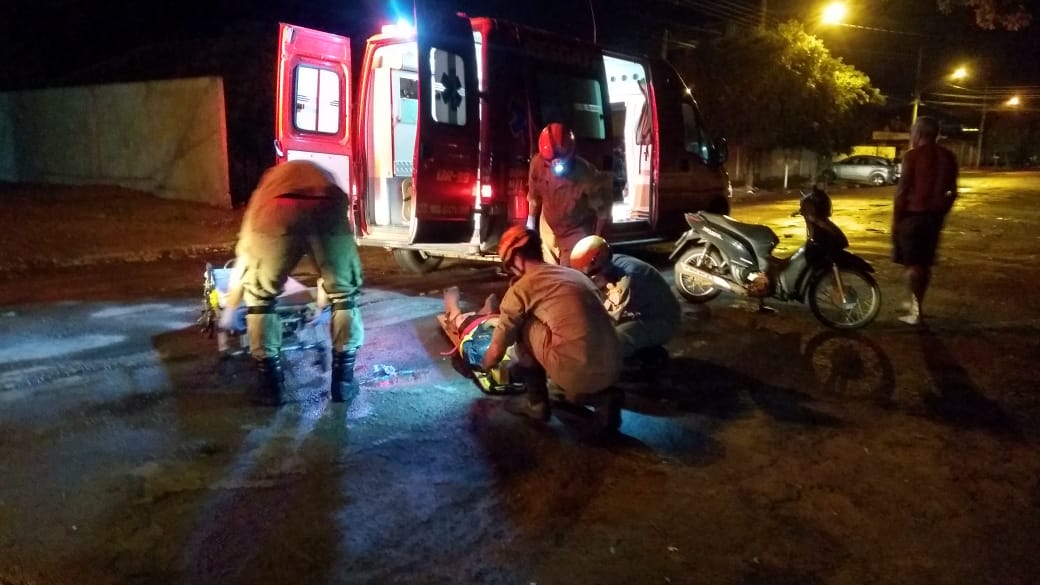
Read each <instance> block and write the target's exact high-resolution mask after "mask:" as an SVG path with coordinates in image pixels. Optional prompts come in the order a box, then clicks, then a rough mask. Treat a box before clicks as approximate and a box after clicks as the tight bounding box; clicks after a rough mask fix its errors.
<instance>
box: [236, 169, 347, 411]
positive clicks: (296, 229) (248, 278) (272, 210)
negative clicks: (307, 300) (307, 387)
mask: <svg viewBox="0 0 1040 585" xmlns="http://www.w3.org/2000/svg"><path fill="white" fill-rule="evenodd" d="M348 208H349V202H348V197H347V195H346V194H345V193H344V192H343V190H342V189H340V188H339V187H338V186H337V185H336V182H335V180H334V179H333V177H332V175H331V174H329V173H328V172H327V171H325V170H324V169H322V168H321V167H319V166H318V165H316V164H314V163H312V162H309V161H290V162H286V163H283V164H280V165H276V166H274V167H273V168H270V169H268V170H267V171H266V172H265V173H264V176H263V177H262V178H261V179H260V183H259V184H258V185H257V187H256V190H254V191H253V194H252V196H251V197H250V198H249V204H248V205H247V207H246V212H245V217H244V218H243V221H242V230H241V232H240V234H239V240H238V246H237V247H236V256H237V261H236V262H237V263H238V264H239V265H241V267H242V274H241V279H242V291H243V296H244V297H245V302H246V308H247V314H246V331H247V334H248V336H249V350H250V353H251V354H252V356H253V358H254V360H255V363H256V367H257V371H258V380H257V386H256V389H255V394H254V400H255V401H256V402H257V403H260V404H265V405H278V404H281V402H282V395H283V393H284V391H285V378H284V376H283V373H282V367H281V362H280V359H279V354H280V352H281V346H282V324H281V321H280V319H279V318H278V315H277V314H276V313H275V302H276V299H277V297H278V295H279V294H280V293H281V292H282V290H283V288H284V286H285V282H286V279H287V278H288V276H289V272H290V271H291V270H292V269H293V268H295V267H296V264H297V263H298V262H299V261H300V259H301V258H302V257H303V255H304V253H310V255H311V257H312V258H313V260H314V263H315V264H316V265H317V266H318V270H319V272H320V274H321V278H322V280H321V281H320V282H319V285H320V286H321V287H322V288H323V292H324V293H325V294H326V295H327V297H328V301H329V303H330V304H331V307H332V388H331V396H332V400H333V401H335V402H349V401H350V400H352V399H353V398H354V397H355V396H356V395H357V393H358V385H357V381H356V380H355V379H354V364H355V362H356V360H357V351H358V348H360V347H361V344H362V343H363V342H364V327H363V324H362V321H361V312H360V311H359V310H358V307H357V299H358V295H359V294H360V293H361V260H360V258H359V257H358V250H357V242H355V240H354V233H353V230H352V228H351V226H350V223H349V222H348V219H347V217H348V216H347V213H348ZM227 312H228V313H230V311H227Z"/></svg>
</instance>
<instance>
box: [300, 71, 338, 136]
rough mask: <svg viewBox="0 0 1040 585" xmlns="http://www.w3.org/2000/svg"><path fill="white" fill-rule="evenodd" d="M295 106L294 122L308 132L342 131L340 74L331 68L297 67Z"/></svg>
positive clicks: (329, 132) (326, 132) (332, 132)
mask: <svg viewBox="0 0 1040 585" xmlns="http://www.w3.org/2000/svg"><path fill="white" fill-rule="evenodd" d="M295 77H296V92H295V93H296V109H295V112H294V114H293V124H294V125H295V126H296V128H297V129H299V130H303V131H305V132H318V133H320V134H336V133H338V132H339V119H340V101H339V96H340V91H339V87H340V86H339V84H340V78H339V75H338V74H337V73H336V72H335V71H332V70H329V69H320V68H318V67H309V66H307V65H298V66H297V67H296V76H295Z"/></svg>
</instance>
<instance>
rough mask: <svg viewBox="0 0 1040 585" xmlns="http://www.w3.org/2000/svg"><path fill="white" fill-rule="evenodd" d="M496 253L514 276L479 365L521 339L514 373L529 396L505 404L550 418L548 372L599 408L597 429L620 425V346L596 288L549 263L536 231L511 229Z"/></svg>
mask: <svg viewBox="0 0 1040 585" xmlns="http://www.w3.org/2000/svg"><path fill="white" fill-rule="evenodd" d="M498 253H499V256H501V258H502V267H503V269H504V270H505V272H506V273H508V274H509V275H510V276H511V277H512V278H513V281H512V283H511V284H510V286H509V290H507V291H506V293H505V296H504V297H503V298H502V302H501V304H500V306H499V313H500V314H499V319H498V325H496V327H495V330H494V332H493V334H492V337H491V344H490V345H489V347H488V350H487V353H485V355H484V360H483V362H482V363H481V367H482V368H483V369H484V370H490V369H491V368H493V367H494V366H495V365H497V364H498V363H499V362H500V361H501V360H502V359H503V357H505V356H506V350H507V349H508V348H509V347H510V346H512V345H513V344H514V343H515V347H514V349H513V350H512V351H513V352H514V353H515V356H510V357H511V360H510V361H511V362H512V365H511V366H510V368H509V378H510V380H511V381H517V382H523V383H524V385H525V387H526V394H525V396H521V397H516V398H515V399H514V400H511V401H509V402H506V410H508V411H509V412H511V413H513V414H517V415H521V416H526V417H530V418H533V419H537V420H542V421H545V420H548V419H549V414H550V413H549V390H548V381H547V377H548V378H549V379H552V381H553V384H554V385H555V386H557V387H558V388H559V389H560V391H561V392H562V393H563V395H564V397H565V398H566V400H567V401H568V402H571V403H573V404H575V405H589V406H593V407H594V409H595V413H594V414H595V420H596V423H597V427H598V428H599V430H602V431H609V430H616V429H617V427H618V426H620V423H621V416H620V408H621V404H620V400H621V396H620V394H619V393H618V392H617V391H615V390H613V389H612V388H611V386H612V385H613V384H614V383H615V382H616V381H617V379H618V375H619V373H620V369H621V355H620V347H619V345H618V341H617V336H616V335H615V334H614V327H613V324H612V323H611V320H610V316H609V315H608V314H607V312H606V311H605V310H604V309H603V305H602V303H601V301H600V298H599V293H598V291H596V289H595V287H593V285H592V283H591V282H589V280H588V279H587V278H585V277H584V276H583V275H582V274H581V273H579V272H578V271H576V270H572V269H570V268H567V267H564V266H557V265H554V264H547V263H545V262H544V261H543V260H542V254H541V241H540V239H539V237H538V233H537V232H535V231H534V230H530V229H526V228H524V227H523V226H515V227H512V228H510V229H508V230H507V231H506V232H505V234H503V236H502V240H501V242H500V243H499V246H498Z"/></svg>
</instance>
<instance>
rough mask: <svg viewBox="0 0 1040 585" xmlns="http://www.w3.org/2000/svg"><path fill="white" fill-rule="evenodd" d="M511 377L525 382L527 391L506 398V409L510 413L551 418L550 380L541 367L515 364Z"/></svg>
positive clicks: (532, 417) (535, 418)
mask: <svg viewBox="0 0 1040 585" xmlns="http://www.w3.org/2000/svg"><path fill="white" fill-rule="evenodd" d="M509 379H510V380H516V381H520V382H523V383H524V387H525V389H526V392H525V393H524V395H523V396H516V397H512V398H509V399H507V400H506V403H505V409H506V412H509V413H510V414H515V415H517V416H525V417H527V418H530V419H533V420H539V421H542V422H546V421H548V420H549V414H550V413H549V381H548V379H547V378H546V376H545V370H543V369H542V368H541V367H533V368H525V367H521V366H513V367H512V368H510V369H509Z"/></svg>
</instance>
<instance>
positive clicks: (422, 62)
mask: <svg viewBox="0 0 1040 585" xmlns="http://www.w3.org/2000/svg"><path fill="white" fill-rule="evenodd" d="M415 31H416V41H417V43H418V69H419V79H418V86H419V115H418V121H417V123H418V128H417V130H416V141H415V158H414V167H413V168H414V175H413V176H414V182H415V201H414V215H413V219H412V222H411V232H410V238H409V239H410V242H411V243H413V244H446V243H465V242H469V241H471V240H472V239H473V236H474V213H475V208H476V201H477V198H478V197H479V193H478V190H479V187H478V177H477V168H478V163H479V151H480V116H479V112H478V108H479V104H478V100H479V97H480V96H479V89H478V86H477V57H476V48H475V45H474V42H473V29H472V25H471V23H470V20H469V18H467V17H464V16H459V15H456V14H455V13H453V12H451V11H445V10H444V9H443V8H438V7H437V6H436V5H435V3H434V2H432V1H431V0H416V2H415Z"/></svg>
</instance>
